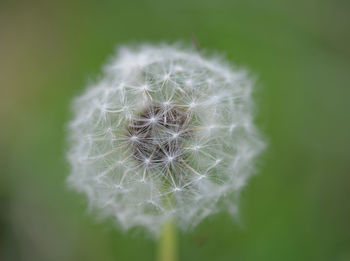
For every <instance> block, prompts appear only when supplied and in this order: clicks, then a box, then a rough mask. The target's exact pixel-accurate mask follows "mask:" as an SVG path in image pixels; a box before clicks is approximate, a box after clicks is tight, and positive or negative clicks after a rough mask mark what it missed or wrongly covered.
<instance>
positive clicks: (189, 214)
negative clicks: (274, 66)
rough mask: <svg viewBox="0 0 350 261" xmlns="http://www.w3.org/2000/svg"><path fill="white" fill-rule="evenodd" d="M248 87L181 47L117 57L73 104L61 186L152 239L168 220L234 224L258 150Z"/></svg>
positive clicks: (241, 77) (147, 48)
mask: <svg viewBox="0 0 350 261" xmlns="http://www.w3.org/2000/svg"><path fill="white" fill-rule="evenodd" d="M252 87H253V81H252V80H251V79H250V78H249V75H248V74H247V72H246V71H244V70H239V69H236V68H233V67H231V66H229V65H228V64H226V63H225V62H224V61H222V60H221V59H218V58H215V57H212V58H203V57H202V56H201V55H199V54H198V53H197V52H194V51H193V50H190V49H186V48H183V47H181V46H179V45H171V46H169V45H156V46H151V45H141V46H136V47H132V48H131V47H130V48H129V47H123V48H120V49H119V50H118V52H117V55H116V56H114V57H112V59H111V61H110V63H109V64H108V65H107V66H106V67H105V68H104V73H103V76H102V77H101V79H100V80H99V81H98V82H97V83H95V84H93V85H91V86H90V87H89V88H87V90H86V91H84V93H83V94H82V95H81V96H79V97H77V98H76V99H75V101H74V107H73V108H74V109H73V110H74V117H73V119H72V121H71V122H70V124H69V146H70V149H69V152H68V159H69V162H70V164H71V173H70V176H69V178H68V181H69V184H70V185H71V186H72V187H74V188H75V189H76V190H78V191H79V192H82V193H83V194H85V195H86V196H87V198H88V202H89V204H90V206H91V207H92V208H94V209H98V212H99V213H101V214H102V215H103V216H111V217H114V218H115V219H116V221H117V223H118V224H119V226H120V227H121V228H123V229H125V230H127V229H130V228H132V227H135V226H142V227H144V228H146V229H147V230H148V231H150V232H151V233H152V234H154V235H156V236H157V235H159V234H160V231H161V227H162V225H163V224H166V223H167V222H168V221H169V220H176V223H177V224H178V226H179V227H180V228H182V229H188V228H191V227H194V226H195V225H196V224H198V223H199V222H200V221H201V220H203V219H204V218H205V217H207V216H208V215H210V214H213V213H216V212H218V211H220V210H222V209H226V210H228V211H229V212H231V213H232V214H234V213H235V212H236V209H237V197H238V195H239V192H240V191H241V190H242V188H243V187H244V186H245V185H246V183H247V180H248V179H249V177H250V176H251V174H252V173H253V171H254V159H255V158H256V156H257V155H258V154H259V153H260V152H261V150H262V148H263V142H262V140H261V138H260V136H259V134H258V132H257V130H256V128H255V126H254V124H253V114H252V112H253V111H252V107H253V106H252V105H253V104H252V98H251V91H252ZM219 202H220V204H219Z"/></svg>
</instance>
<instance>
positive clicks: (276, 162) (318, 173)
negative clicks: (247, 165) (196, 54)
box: [0, 0, 350, 261]
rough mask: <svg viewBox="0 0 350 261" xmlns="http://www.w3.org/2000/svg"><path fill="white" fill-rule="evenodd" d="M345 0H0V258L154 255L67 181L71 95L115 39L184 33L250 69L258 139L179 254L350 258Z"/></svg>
mask: <svg viewBox="0 0 350 261" xmlns="http://www.w3.org/2000/svg"><path fill="white" fill-rule="evenodd" d="M349 17H350V1H347V0H329V1H322V0H319V1H316V0H305V1H302V0H296V1H280V0H266V1H262V0H245V1H244V0H236V1H224V0H217V1H210V0H205V1H197V0H193V1H189V0H188V1H186V0H179V1H161V0H153V1H151V0H146V1H138V2H135V1H90V0H85V1H83V0H81V1H79V0H78V1H68V0H63V1H42V2H39V1H29V0H28V1H4V0H1V1H0V88H1V89H0V90H1V95H0V109H1V110H0V117H1V118H0V164H1V167H0V260H4V261H5V260H6V261H7V260H11V261H12V260H36V261H41V260H45V261H51V260H60V261H61V260H67V261H69V260H103V261H104V260H106V261H109V260H154V259H155V256H156V250H155V249H156V243H155V242H154V241H153V240H152V239H151V238H149V236H147V234H145V233H144V232H143V231H141V230H139V229H134V230H132V231H130V232H128V233H123V232H122V231H120V230H119V229H118V228H116V227H115V226H113V224H112V222H111V221H101V222H100V221H96V217H95V216H94V215H90V214H89V213H88V211H87V204H86V201H85V199H84V197H82V196H80V195H77V194H76V193H75V192H73V191H69V190H68V189H67V188H66V185H65V179H66V176H67V175H68V171H69V167H68V166H67V163H66V161H65V155H64V153H65V150H66V145H65V124H66V123H67V121H68V120H69V118H70V111H69V105H70V102H71V99H72V98H73V97H74V96H75V95H77V94H78V93H79V92H80V91H81V90H82V89H83V88H84V87H85V85H86V83H87V82H88V81H89V80H93V79H95V78H96V77H97V76H98V75H99V74H100V73H101V67H102V65H103V64H104V63H105V62H106V61H107V59H108V57H109V55H111V54H112V53H113V51H114V49H115V47H116V46H117V45H118V44H125V43H135V42H136V43H137V42H144V41H147V42H155V43H158V42H170V43H172V42H174V41H178V40H181V41H184V42H185V43H188V44H189V45H190V44H191V34H194V35H195V36H196V38H197V40H198V42H199V44H200V46H201V47H202V48H204V49H208V50H214V51H218V52H219V53H223V54H226V56H227V58H228V59H229V60H230V61H231V62H234V63H236V64H238V65H240V66H245V67H248V68H250V70H251V71H252V72H254V73H255V74H256V75H257V77H258V88H257V89H256V93H255V100H256V103H257V124H258V125H259V128H260V129H261V130H262V131H263V132H264V133H265V135H266V136H267V139H268V142H269V147H268V150H267V151H266V152H265V154H264V155H263V157H261V158H260V162H259V165H260V167H259V174H258V175H256V176H254V177H253V178H252V180H251V182H250V183H249V185H248V186H247V187H246V189H245V190H244V192H243V194H242V199H241V205H240V213H241V214H240V218H239V220H233V219H232V218H231V217H230V216H229V215H228V214H226V213H221V214H218V215H215V216H212V217H210V218H208V219H207V220H205V221H204V222H202V223H201V224H200V225H199V226H198V227H196V228H195V229H194V230H193V231H189V232H186V233H183V232H181V233H180V235H179V256H180V260H254V261H255V260H269V261H271V260H286V261H288V260H318V261H319V260H332V261H334V260H341V261H345V260H350V203H349V199H350V138H349V136H350V135H349V133H350V86H349V83H350V51H349V46H350V18H349Z"/></svg>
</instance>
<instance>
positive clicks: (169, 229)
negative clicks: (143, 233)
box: [158, 220, 177, 261]
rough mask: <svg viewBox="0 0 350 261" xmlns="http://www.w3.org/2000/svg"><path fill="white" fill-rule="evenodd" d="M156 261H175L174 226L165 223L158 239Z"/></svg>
mask: <svg viewBox="0 0 350 261" xmlns="http://www.w3.org/2000/svg"><path fill="white" fill-rule="evenodd" d="M158 261H177V242H176V224H175V222H174V221H173V220H169V221H167V222H166V223H165V224H164V225H163V227H162V232H161V235H160V238H159V245H158Z"/></svg>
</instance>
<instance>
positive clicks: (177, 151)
mask: <svg viewBox="0 0 350 261" xmlns="http://www.w3.org/2000/svg"><path fill="white" fill-rule="evenodd" d="M190 118H191V117H190V114H189V112H188V111H186V110H183V109H182V108H180V107H178V106H167V107H163V106H161V105H150V106H148V107H146V108H145V109H144V110H143V111H142V112H141V113H140V114H139V115H137V116H136V117H135V118H133V119H132V121H131V122H130V124H129V125H128V128H127V132H128V137H129V141H130V149H131V150H132V153H133V157H134V158H135V159H136V160H137V161H138V162H139V163H141V164H142V165H144V166H146V167H147V168H151V167H157V166H164V165H167V164H170V163H172V162H173V161H178V160H181V159H182V158H183V156H184V155H183V154H184V149H183V143H184V139H185V138H186V137H188V136H190V135H191V131H190V129H189V122H190Z"/></svg>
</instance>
